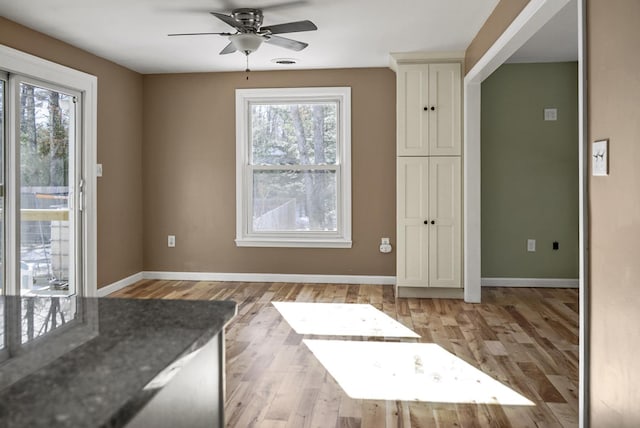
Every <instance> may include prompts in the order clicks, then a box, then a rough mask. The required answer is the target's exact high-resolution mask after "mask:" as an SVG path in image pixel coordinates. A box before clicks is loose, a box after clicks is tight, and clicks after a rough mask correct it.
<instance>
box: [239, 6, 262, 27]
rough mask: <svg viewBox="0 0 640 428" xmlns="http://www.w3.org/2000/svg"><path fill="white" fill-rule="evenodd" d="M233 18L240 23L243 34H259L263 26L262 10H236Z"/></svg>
mask: <svg viewBox="0 0 640 428" xmlns="http://www.w3.org/2000/svg"><path fill="white" fill-rule="evenodd" d="M231 16H232V17H233V19H235V20H236V21H237V22H238V24H239V25H238V27H239V30H240V31H241V32H243V33H257V32H258V31H260V27H261V26H262V19H263V15H262V11H261V10H260V9H250V8H241V9H234V10H233V11H232V12H231Z"/></svg>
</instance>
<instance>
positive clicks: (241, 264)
mask: <svg viewBox="0 0 640 428" xmlns="http://www.w3.org/2000/svg"><path fill="white" fill-rule="evenodd" d="M245 78H246V74H245V73H207V74H181V75H147V76H145V77H144V136H145V137H144V149H143V152H144V156H143V172H144V190H145V191H144V209H145V212H144V216H145V224H144V268H145V270H160V271H193V272H197V271H202V272H244V273H246V272H253V273H299V274H344V275H346V274H354V275H395V254H394V253H392V254H386V255H383V254H381V253H380V252H379V251H378V246H379V242H380V238H381V237H383V236H384V237H390V238H392V243H394V242H395V108H396V103H395V74H394V73H393V72H392V71H390V70H388V69H350V70H318V71H277V72H252V73H251V74H250V76H249V80H248V81H247V80H245ZM302 86H350V87H351V88H352V95H351V96H352V165H353V178H352V193H353V200H352V204H353V248H351V249H300V248H246V247H243V248H238V247H236V245H235V242H234V239H235V211H236V210H235V203H236V197H235V191H236V187H235V144H236V140H235V89H236V88H262V87H302ZM168 234H174V235H176V247H175V248H168V247H167V235H168Z"/></svg>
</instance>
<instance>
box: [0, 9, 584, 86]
mask: <svg viewBox="0 0 640 428" xmlns="http://www.w3.org/2000/svg"><path fill="white" fill-rule="evenodd" d="M283 2H286V3H291V4H289V5H288V6H283V5H281V6H279V7H274V8H272V9H268V6H270V5H274V4H276V5H277V4H281V3H283ZM497 2H498V0H397V1H394V2H392V1H389V0H298V1H291V0H182V1H176V0H0V15H2V16H4V17H5V18H8V19H10V20H13V21H15V22H18V23H20V24H23V25H25V26H27V27H30V28H32V29H35V30H38V31H40V32H42V33H45V34H48V35H50V36H52V37H55V38H57V39H60V40H63V41H65V42H67V43H70V44H72V45H74V46H77V47H80V48H82V49H84V50H87V51H89V52H92V53H94V54H96V55H99V56H101V57H104V58H107V59H109V60H111V61H114V62H116V63H118V64H121V65H123V66H125V67H128V68H130V69H132V70H135V71H138V72H140V73H175V72H203V71H237V70H244V66H245V58H244V55H243V54H241V53H234V54H231V55H225V56H220V55H218V52H219V51H220V50H222V48H224V47H225V45H226V44H227V43H228V41H227V40H226V39H225V38H224V37H221V36H197V37H196V36H186V37H167V34H168V33H182V32H213V31H229V30H230V27H228V26H227V25H226V24H224V23H223V22H221V21H219V20H218V19H216V18H215V17H214V16H212V15H210V14H209V13H208V12H209V11H220V12H229V11H230V9H232V8H234V7H256V8H263V7H266V8H267V10H265V12H264V13H265V19H264V25H272V24H280V23H284V22H289V21H298V20H302V19H309V20H311V21H313V22H314V23H315V24H316V25H317V26H318V31H314V32H306V33H293V34H290V35H286V34H285V35H284V36H285V37H291V38H294V39H298V40H300V41H303V42H307V43H309V45H310V46H309V47H308V48H307V49H305V50H304V51H301V52H293V51H289V50H286V49H283V48H279V47H276V46H272V45H263V46H261V47H260V49H259V50H258V51H256V52H255V53H253V54H251V56H250V57H249V58H250V66H251V69H253V70H267V69H282V68H284V67H288V68H305V69H308V68H341V67H347V68H350V67H384V66H387V65H388V64H389V53H390V52H433V51H463V50H465V49H466V47H467V46H468V45H469V43H470V42H471V40H472V39H473V37H474V36H475V35H476V33H477V32H478V30H479V29H480V27H481V26H482V24H483V23H484V22H485V20H486V19H487V17H488V16H489V15H490V13H491V11H492V10H493V8H494V7H495V5H496V4H497ZM576 39H577V36H576ZM283 57H284V58H295V59H297V60H299V62H298V64H297V65H295V66H281V65H277V64H273V63H272V62H271V60H272V59H274V58H283Z"/></svg>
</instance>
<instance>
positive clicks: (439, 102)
mask: <svg viewBox="0 0 640 428" xmlns="http://www.w3.org/2000/svg"><path fill="white" fill-rule="evenodd" d="M460 80H461V78H460V64H431V65H430V66H429V155H431V156H459V155H460V153H461V131H460V128H461V122H460V110H461V108H460V107H461V106H460V98H461V97H460V87H461V82H460Z"/></svg>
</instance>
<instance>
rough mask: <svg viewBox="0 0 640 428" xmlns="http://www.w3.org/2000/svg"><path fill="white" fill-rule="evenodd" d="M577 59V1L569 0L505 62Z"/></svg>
mask: <svg viewBox="0 0 640 428" xmlns="http://www.w3.org/2000/svg"><path fill="white" fill-rule="evenodd" d="M577 60H578V1H577V0H571V1H570V2H569V3H568V4H567V5H566V6H565V7H564V8H562V10H560V12H558V13H557V14H556V15H555V16H554V17H553V18H551V20H549V22H547V23H546V24H545V25H544V26H543V27H542V28H541V29H540V30H539V31H538V32H537V33H536V34H534V35H533V37H531V39H529V41H527V42H526V43H525V44H524V45H523V46H522V47H521V48H520V49H519V50H518V51H517V52H516V53H514V54H513V55H512V56H511V58H509V59H508V60H507V62H563V61H577Z"/></svg>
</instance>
